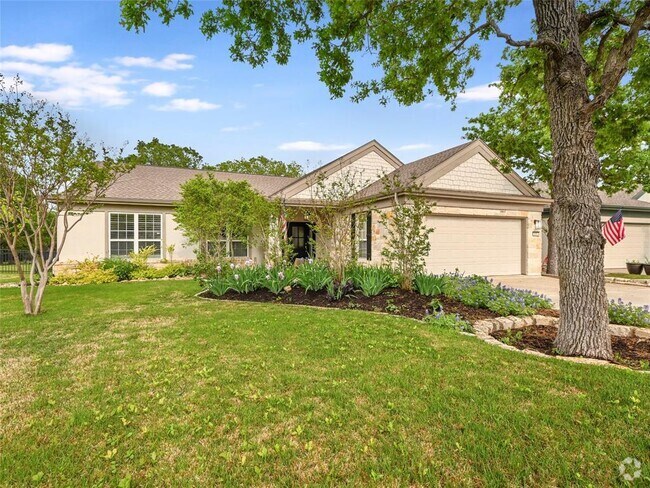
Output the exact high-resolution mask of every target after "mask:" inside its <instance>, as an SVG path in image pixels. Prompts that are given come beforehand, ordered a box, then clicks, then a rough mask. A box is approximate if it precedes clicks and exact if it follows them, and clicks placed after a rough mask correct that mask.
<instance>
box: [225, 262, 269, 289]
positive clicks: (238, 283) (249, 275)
mask: <svg viewBox="0 0 650 488" xmlns="http://www.w3.org/2000/svg"><path fill="white" fill-rule="evenodd" d="M264 277H265V269H264V268H263V267H262V266H235V267H234V268H233V269H232V273H230V274H228V275H226V278H225V279H226V281H227V283H228V289H230V290H232V291H236V292H237V293H250V292H252V291H255V290H258V289H260V288H262V287H263V286H265V285H266V282H265V280H264Z"/></svg>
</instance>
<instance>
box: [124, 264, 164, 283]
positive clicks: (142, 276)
mask: <svg viewBox="0 0 650 488" xmlns="http://www.w3.org/2000/svg"><path fill="white" fill-rule="evenodd" d="M165 277H166V275H165V274H164V273H163V270H162V269H156V268H152V267H151V266H146V267H144V268H136V270H135V271H133V273H131V279H133V280H155V279H160V278H165Z"/></svg>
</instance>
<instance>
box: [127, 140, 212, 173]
mask: <svg viewBox="0 0 650 488" xmlns="http://www.w3.org/2000/svg"><path fill="white" fill-rule="evenodd" d="M126 160H127V161H129V162H130V163H132V164H143V165H147V166H168V167H175V168H190V169H197V168H200V167H201V166H202V165H203V156H201V155H200V154H199V153H198V152H197V151H195V150H194V149H192V148H191V147H183V146H177V145H176V144H164V143H162V142H160V140H158V138H157V137H154V138H153V139H151V141H149V142H144V141H138V143H137V144H136V146H135V153H134V154H131V155H129V156H127V157H126Z"/></svg>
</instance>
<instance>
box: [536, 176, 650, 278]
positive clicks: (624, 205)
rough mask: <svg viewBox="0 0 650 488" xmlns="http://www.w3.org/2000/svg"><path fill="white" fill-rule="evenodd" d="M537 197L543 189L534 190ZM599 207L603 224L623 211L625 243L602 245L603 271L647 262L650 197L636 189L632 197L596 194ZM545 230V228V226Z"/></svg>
mask: <svg viewBox="0 0 650 488" xmlns="http://www.w3.org/2000/svg"><path fill="white" fill-rule="evenodd" d="M537 189H538V190H539V192H540V193H541V194H547V191H546V188H545V187H541V186H538V187H537ZM598 195H599V197H600V201H601V202H602V205H601V207H600V214H601V221H602V222H607V221H608V220H609V218H610V217H611V216H612V215H614V214H615V213H616V212H617V211H618V210H622V211H623V222H624V223H625V239H623V240H622V241H621V242H619V243H618V244H616V245H615V246H612V245H611V244H609V243H605V269H606V270H616V269H625V263H626V261H639V262H643V261H645V260H646V259H650V193H647V192H645V191H643V190H642V189H638V190H637V191H634V192H632V193H626V192H618V193H615V194H613V195H611V196H608V195H607V194H606V193H605V192H603V191H600V192H598ZM547 220H548V208H547V209H545V210H544V222H545V223H546V221H547ZM545 227H546V226H545ZM547 253H548V242H547V239H546V233H544V248H543V255H544V257H545V258H546V255H547Z"/></svg>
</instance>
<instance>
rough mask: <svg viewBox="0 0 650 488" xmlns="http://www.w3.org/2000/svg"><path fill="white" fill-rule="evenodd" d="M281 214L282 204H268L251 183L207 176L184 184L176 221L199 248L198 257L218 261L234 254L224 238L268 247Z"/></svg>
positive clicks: (269, 202)
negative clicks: (271, 232) (274, 220)
mask: <svg viewBox="0 0 650 488" xmlns="http://www.w3.org/2000/svg"><path fill="white" fill-rule="evenodd" d="M279 214H280V205H279V203H278V202H274V201H273V202H272V201H268V200H267V199H266V198H264V197H263V196H262V195H260V194H259V193H257V192H256V191H255V190H253V188H251V186H250V185H249V184H248V182H246V181H219V180H217V179H215V178H214V177H213V176H212V175H211V174H208V175H207V177H203V176H201V175H199V176H197V177H195V178H193V179H191V180H188V181H187V182H185V183H183V184H182V185H181V202H180V203H179V204H178V205H177V207H176V212H175V219H176V222H177V223H178V226H179V228H180V229H181V230H182V231H183V234H184V235H185V236H186V237H187V238H188V240H189V241H190V242H191V243H194V244H198V245H199V248H200V253H199V254H200V256H199V257H201V258H202V259H203V258H205V259H208V260H209V259H216V260H217V261H219V260H222V259H223V258H225V257H227V256H231V255H232V249H231V248H230V247H229V246H227V245H223V244H224V239H227V240H228V241H231V240H247V241H249V242H251V241H253V240H255V239H258V240H259V244H260V245H265V244H267V243H268V237H269V233H270V227H271V221H272V219H274V218H277V217H278V216H279ZM254 229H255V233H254V232H253V230H254ZM209 243H212V245H210V244H209Z"/></svg>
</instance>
